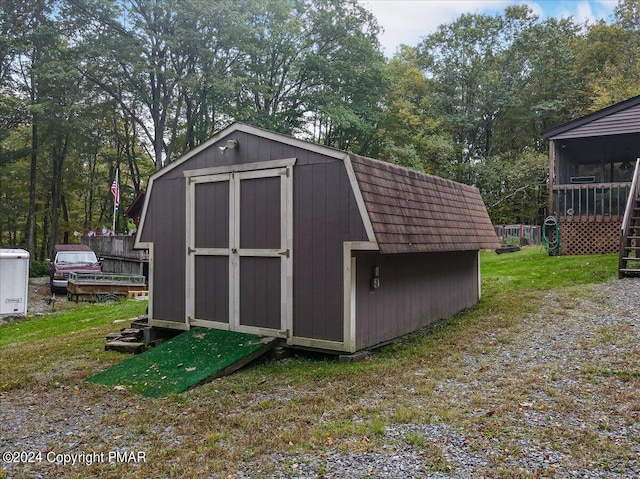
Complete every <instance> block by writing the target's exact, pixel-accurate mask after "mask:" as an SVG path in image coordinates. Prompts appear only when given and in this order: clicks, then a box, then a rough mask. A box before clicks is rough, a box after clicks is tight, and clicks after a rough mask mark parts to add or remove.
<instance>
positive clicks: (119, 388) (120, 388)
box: [113, 386, 127, 391]
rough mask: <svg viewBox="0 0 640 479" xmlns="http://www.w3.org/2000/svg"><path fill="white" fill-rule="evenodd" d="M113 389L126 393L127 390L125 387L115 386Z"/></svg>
mask: <svg viewBox="0 0 640 479" xmlns="http://www.w3.org/2000/svg"><path fill="white" fill-rule="evenodd" d="M113 389H115V390H116V391H126V390H127V388H126V387H124V386H113Z"/></svg>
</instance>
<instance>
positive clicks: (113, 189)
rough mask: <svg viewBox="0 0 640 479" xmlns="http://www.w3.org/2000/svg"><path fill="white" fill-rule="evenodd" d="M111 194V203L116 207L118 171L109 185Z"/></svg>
mask: <svg viewBox="0 0 640 479" xmlns="http://www.w3.org/2000/svg"><path fill="white" fill-rule="evenodd" d="M111 194H112V195H113V203H114V204H115V205H116V206H120V184H119V182H118V170H117V169H116V176H115V178H114V179H113V183H111Z"/></svg>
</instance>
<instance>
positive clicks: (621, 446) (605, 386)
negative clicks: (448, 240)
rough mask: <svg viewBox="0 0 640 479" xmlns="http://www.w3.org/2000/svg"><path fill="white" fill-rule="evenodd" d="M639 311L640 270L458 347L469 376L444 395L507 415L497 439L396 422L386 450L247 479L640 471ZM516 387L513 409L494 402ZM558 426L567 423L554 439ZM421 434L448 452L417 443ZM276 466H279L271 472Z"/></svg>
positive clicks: (553, 301)
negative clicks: (504, 468)
mask: <svg viewBox="0 0 640 479" xmlns="http://www.w3.org/2000/svg"><path fill="white" fill-rule="evenodd" d="M639 309H640V279H624V280H618V281H614V282H611V283H608V284H606V285H602V286H598V288H597V289H596V287H594V286H590V287H584V286H583V287H579V288H575V289H573V290H570V291H566V292H562V293H557V292H549V293H547V294H545V297H544V306H543V307H542V308H541V309H540V310H539V311H538V312H537V314H535V315H533V316H530V317H527V318H526V319H525V320H524V321H521V322H519V323H518V325H517V326H516V327H515V329H516V330H515V331H514V330H511V331H509V332H508V333H506V334H503V335H504V336H505V337H508V340H506V339H503V338H501V333H500V332H487V338H485V341H486V340H487V339H488V340H489V344H490V345H491V351H490V352H484V351H482V348H475V349H474V350H473V351H472V352H467V353H465V354H464V355H462V358H458V357H457V356H452V361H459V362H460V363H461V364H460V366H461V371H460V375H458V376H457V377H456V378H455V379H451V380H447V381H444V382H441V383H440V384H438V385H437V387H436V390H437V392H438V395H440V396H442V397H443V398H444V399H445V402H448V403H449V405H450V406H451V407H452V408H459V409H460V408H462V409H466V410H467V411H471V412H472V413H475V414H476V415H477V416H480V417H481V418H482V419H486V417H487V416H490V417H491V419H492V420H493V419H496V418H500V416H502V418H501V419H498V420H499V421H500V423H499V425H500V426H501V427H502V429H503V431H502V432H503V434H502V435H500V434H498V435H494V437H487V435H486V434H483V431H482V430H478V429H479V428H477V427H476V428H473V429H471V430H467V431H463V432H461V431H458V430H456V429H454V428H453V427H451V426H450V425H449V424H447V422H446V421H444V420H442V421H441V422H437V423H436V424H426V425H424V424H423V425H414V424H399V425H393V426H391V427H388V428H387V431H386V433H385V437H384V440H385V442H388V444H389V445H388V446H385V447H384V449H386V450H387V451H383V452H382V453H371V452H367V453H364V454H342V453H339V452H337V451H335V450H334V451H328V452H324V453H323V457H317V456H311V455H303V456H298V457H283V456H281V455H274V456H272V458H271V464H270V465H265V464H261V465H259V466H257V467H256V465H255V464H245V465H244V468H243V469H242V472H241V473H239V474H238V475H236V479H239V478H250V477H251V478H253V477H270V478H283V477H296V478H300V479H302V478H317V477H323V478H327V479H329V478H344V479H346V478H357V477H372V478H374V477H375V478H389V479H390V478H414V477H415V478H424V477H429V478H456V479H463V478H465V479H466V478H480V477H505V476H502V475H501V473H500V471H499V469H497V468H496V464H497V463H505V462H506V463H508V464H509V465H510V466H511V467H512V468H514V467H515V469H517V470H520V471H521V473H522V476H521V477H541V476H542V477H548V476H553V477H567V478H582V479H595V478H625V479H626V478H640V421H639V420H638V419H639V418H640V391H639V390H638V387H637V385H638V377H640V368H639V365H640V362H639V361H640V319H639V318H638V311H639ZM485 344H486V343H485ZM512 389H516V393H514V392H512ZM510 394H514V398H513V403H512V404H511V406H512V407H508V406H507V407H505V406H501V409H498V410H494V409H492V405H493V404H504V399H505V396H508V395H510ZM479 403H480V404H484V405H486V407H484V408H479V407H478V404H479ZM421 406H422V405H421V404H416V407H421ZM478 422H481V421H478ZM471 423H472V424H473V421H471ZM551 430H553V431H566V433H565V434H562V433H560V434H557V433H556V434H554V437H556V439H555V442H554V443H549V442H548V441H547V440H546V438H545V431H551ZM504 436H508V439H505V437H504ZM410 437H413V438H415V437H418V438H421V441H423V443H424V444H427V445H431V446H432V447H435V448H436V449H437V451H438V454H429V450H428V449H427V450H426V452H425V448H424V446H423V445H421V446H420V447H415V445H411V444H408V443H407V438H410ZM557 437H559V438H560V440H558V439H557ZM354 440H357V438H354ZM579 441H585V442H586V441H588V442H590V443H591V442H601V443H603V444H604V446H603V447H602V450H603V451H604V453H607V456H606V457H604V456H603V457H586V458H582V460H581V461H576V460H575V459H574V458H573V457H571V454H569V453H573V455H575V456H578V457H580V451H579V449H580V444H579ZM410 442H414V441H410ZM505 442H506V443H508V444H510V446H509V447H511V448H512V449H511V450H510V451H509V450H507V448H505V447H504V444H505ZM589 447H590V448H592V447H593V446H592V444H589ZM576 450H577V451H576ZM591 450H592V449H591ZM497 458H500V461H497V460H496V459H497ZM283 464H287V466H286V467H283ZM270 468H273V469H275V472H270V473H269V474H267V475H265V474H263V471H264V470H269V469H270ZM506 477H513V476H511V475H507V476H506Z"/></svg>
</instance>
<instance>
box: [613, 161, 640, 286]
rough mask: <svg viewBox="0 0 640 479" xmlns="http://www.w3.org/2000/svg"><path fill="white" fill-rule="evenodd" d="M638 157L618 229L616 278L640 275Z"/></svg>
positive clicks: (639, 170)
mask: <svg viewBox="0 0 640 479" xmlns="http://www.w3.org/2000/svg"><path fill="white" fill-rule="evenodd" d="M639 166H640V159H638V160H637V161H636V169H635V172H634V174H633V182H632V183H631V190H629V198H628V199H627V206H626V208H625V211H624V218H623V220H622V227H621V229H620V255H619V260H618V278H624V277H625V276H640V189H639V188H638V182H639V181H640V180H639V179H638V174H640V169H639Z"/></svg>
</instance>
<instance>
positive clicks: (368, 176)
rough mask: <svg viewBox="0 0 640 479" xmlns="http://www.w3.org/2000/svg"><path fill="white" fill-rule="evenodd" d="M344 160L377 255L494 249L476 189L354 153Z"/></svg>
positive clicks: (495, 241)
mask: <svg viewBox="0 0 640 479" xmlns="http://www.w3.org/2000/svg"><path fill="white" fill-rule="evenodd" d="M349 157H350V159H351V164H352V165H353V170H354V173H355V176H356V180H357V182H358V185H359V187H360V191H361V192H362V197H363V199H364V203H365V206H366V209H367V211H368V212H369V218H370V219H371V224H372V226H373V232H374V234H375V236H376V241H377V242H378V246H379V247H380V252H381V253H385V254H387V253H424V252H444V251H470V250H479V249H485V248H486V249H493V248H497V247H498V246H499V242H498V238H497V236H496V234H495V231H494V229H493V226H492V224H491V220H490V219H489V214H488V213H487V209H486V207H485V205H484V202H483V201H482V197H481V196H480V192H479V191H478V189H477V188H475V187H473V186H468V185H463V184H462V183H456V182H454V181H450V180H445V179H444V178H439V177H437V176H432V175H427V174H424V173H420V172H417V171H414V170H409V169H407V168H403V167H401V166H397V165H393V164H391V163H385V162H383V161H378V160H373V159H371V158H366V157H363V156H359V155H355V154H353V153H350V154H349Z"/></svg>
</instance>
